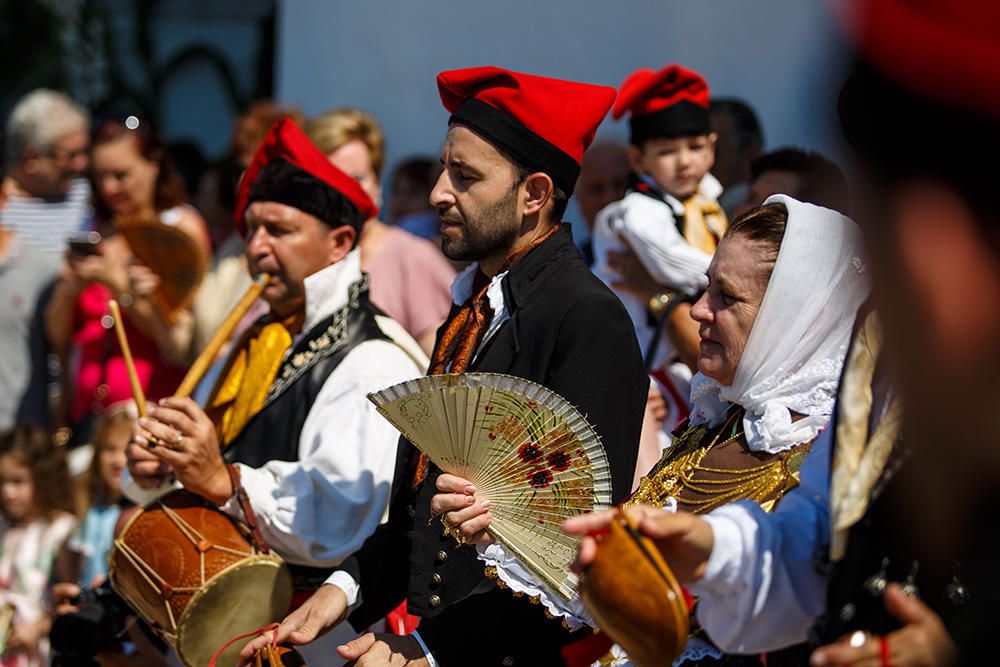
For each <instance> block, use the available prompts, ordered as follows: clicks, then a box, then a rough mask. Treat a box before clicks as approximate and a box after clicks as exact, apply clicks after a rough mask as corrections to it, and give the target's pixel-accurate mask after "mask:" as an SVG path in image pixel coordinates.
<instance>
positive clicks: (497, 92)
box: [437, 67, 615, 194]
mask: <svg viewBox="0 0 1000 667" xmlns="http://www.w3.org/2000/svg"><path fill="white" fill-rule="evenodd" d="M437 83H438V91H439V92H440V94H441V102H442V103H443V104H444V107H445V109H447V110H448V111H450V112H451V113H452V116H451V122H453V123H461V124H463V125H467V126H469V127H470V128H472V129H473V130H475V131H476V132H478V133H479V134H480V135H482V136H483V137H485V138H486V139H488V140H489V141H491V142H492V143H494V144H496V145H497V146H498V147H500V148H502V149H503V150H505V151H507V152H508V153H510V154H511V155H512V156H513V157H514V158H515V159H516V160H518V161H519V162H520V163H521V164H522V165H523V166H525V167H527V168H529V169H537V170H538V171H542V172H545V173H547V174H549V176H551V177H552V180H553V182H554V183H555V184H556V185H557V186H558V187H559V188H560V189H562V190H563V191H564V192H566V193H567V194H569V193H572V191H573V187H574V186H575V185H576V179H577V177H578V176H579V175H580V163H581V161H582V160H583V152H584V151H585V150H587V147H588V146H589V145H590V143H591V142H592V141H593V140H594V135H595V134H596V133H597V127H598V126H599V125H600V124H601V122H602V121H603V120H604V117H605V116H606V115H607V114H608V110H609V109H610V108H611V104H612V103H613V102H614V99H615V90H614V88H609V87H607V86H595V85H592V84H588V83H577V82H574V81H563V80H561V79H550V78H547V77H543V76H534V75H532V74H521V73H520V72H511V71H509V70H505V69H500V68H498V67H472V68H469V69H460V70H451V71H448V72H441V73H440V74H438V77H437Z"/></svg>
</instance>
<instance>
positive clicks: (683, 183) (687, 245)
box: [593, 65, 727, 401]
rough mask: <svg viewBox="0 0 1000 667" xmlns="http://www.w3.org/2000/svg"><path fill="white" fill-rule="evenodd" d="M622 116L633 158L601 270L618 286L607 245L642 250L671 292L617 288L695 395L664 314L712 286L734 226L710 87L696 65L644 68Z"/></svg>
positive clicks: (629, 87)
mask: <svg viewBox="0 0 1000 667" xmlns="http://www.w3.org/2000/svg"><path fill="white" fill-rule="evenodd" d="M612 113H613V116H614V117H615V118H616V119H619V118H621V117H622V116H624V115H625V114H628V115H629V129H630V135H631V136H630V140H629V141H630V146H629V162H630V164H631V167H632V171H633V173H632V175H631V180H630V187H629V192H628V194H626V196H625V198H624V199H622V200H620V201H617V202H614V203H613V204H610V205H609V206H607V207H605V208H604V209H603V210H602V211H601V212H600V213H599V214H598V216H597V222H596V224H595V226H594V232H593V247H594V260H595V261H594V272H595V273H596V274H597V276H598V277H599V278H600V279H601V280H603V281H604V282H605V283H606V284H608V285H609V286H612V289H614V283H615V282H616V281H617V280H618V279H619V276H618V274H617V273H616V272H615V271H614V269H613V267H612V266H611V265H610V263H609V257H608V253H619V252H623V251H626V250H631V251H632V252H634V253H635V254H636V256H637V258H638V259H639V261H640V262H641V263H642V265H643V266H644V267H645V268H646V270H647V271H648V272H649V274H650V276H651V277H652V278H653V280H654V281H655V282H656V283H657V284H658V285H662V286H664V287H666V288H667V291H665V292H657V293H654V294H651V295H643V296H641V297H640V296H637V295H635V294H633V293H629V292H625V291H623V290H616V294H618V296H619V297H620V298H621V300H622V303H624V304H625V308H626V309H627V310H628V312H629V315H630V316H631V318H632V322H633V323H634V324H635V329H636V335H637V337H638V339H639V344H640V347H641V348H642V351H643V353H644V354H646V355H647V357H648V358H647V363H650V362H654V361H655V362H656V365H657V366H660V365H661V364H662V365H667V366H669V367H670V371H671V372H670V377H671V379H672V380H673V381H674V382H675V384H676V386H675V387H673V389H676V391H674V392H670V394H674V395H676V396H680V397H681V400H685V401H686V398H687V389H688V386H687V385H688V381H689V380H690V378H691V373H690V370H689V369H687V367H686V366H684V365H683V364H681V363H679V362H677V353H676V351H675V350H674V348H673V346H672V345H671V344H670V342H669V341H668V340H666V339H665V337H663V336H662V335H661V336H659V338H660V340H659V341H656V340H653V339H654V337H656V331H657V320H658V319H659V318H660V316H661V315H662V313H663V312H664V310H665V307H666V305H667V303H669V301H670V299H671V298H676V297H681V298H683V297H684V296H688V297H690V296H694V295H696V294H697V293H698V292H700V291H701V290H702V289H704V287H705V285H706V278H705V272H706V271H707V270H708V265H709V262H710V261H711V259H712V254H713V253H714V252H715V245H716V243H717V242H718V240H719V239H720V238H721V237H722V235H723V234H724V233H725V231H726V227H727V221H726V215H725V213H724V212H723V210H722V208H721V207H720V206H719V203H718V201H717V199H716V198H717V197H718V196H719V194H721V192H722V186H721V185H720V184H719V182H718V181H717V180H716V179H715V177H714V176H712V175H711V174H710V173H709V170H710V169H711V168H712V165H713V163H714V161H715V134H714V133H713V132H712V129H711V124H710V117H709V97H708V85H707V84H706V83H705V80H704V79H703V78H702V77H701V76H700V75H699V74H698V73H697V72H694V71H692V70H689V69H686V68H684V67H681V66H680V65H668V66H667V67H664V68H663V69H661V70H660V71H658V72H654V71H653V70H650V69H642V70H638V71H636V72H634V73H632V74H631V75H630V76H629V77H628V78H627V79H625V82H624V83H623V84H622V87H621V91H620V92H619V93H618V100H617V101H616V102H615V106H614V110H613V112H612Z"/></svg>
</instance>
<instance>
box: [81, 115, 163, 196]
mask: <svg viewBox="0 0 1000 667" xmlns="http://www.w3.org/2000/svg"><path fill="white" fill-rule="evenodd" d="M91 164H92V168H93V171H94V184H95V186H96V188H97V194H98V196H99V197H100V198H101V201H103V202H104V205H105V206H107V207H108V209H110V210H111V212H112V213H114V214H116V215H117V214H130V213H137V212H139V211H143V210H152V209H153V202H154V199H155V196H156V179H157V177H159V175H160V166H159V165H158V164H157V163H156V162H154V161H153V160H147V159H146V158H144V157H143V156H142V154H141V153H140V152H139V146H138V144H137V143H136V140H135V138H134V137H132V136H131V135H128V134H126V135H123V136H121V137H118V138H117V139H114V140H113V141H108V142H105V143H103V144H99V145H97V146H95V147H94V148H93V151H92V155H91Z"/></svg>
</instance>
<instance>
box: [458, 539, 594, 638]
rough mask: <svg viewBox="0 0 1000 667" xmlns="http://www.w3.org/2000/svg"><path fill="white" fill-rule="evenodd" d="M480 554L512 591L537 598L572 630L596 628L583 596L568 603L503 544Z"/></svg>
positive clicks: (488, 548) (484, 548)
mask: <svg viewBox="0 0 1000 667" xmlns="http://www.w3.org/2000/svg"><path fill="white" fill-rule="evenodd" d="M476 553H477V554H478V556H479V560H481V561H483V562H484V563H486V564H487V565H490V566H492V567H494V568H496V571H497V576H498V577H499V578H500V580H501V581H502V582H504V583H505V584H507V586H509V587H510V589H511V590H512V591H514V592H516V593H524V594H525V595H528V596H530V597H533V598H537V599H538V601H539V602H540V603H541V604H542V605H544V607H545V609H546V610H548V612H549V613H550V614H552V615H553V616H557V617H559V618H561V619H563V620H564V621H565V622H566V625H568V626H569V629H570V630H577V629H578V628H582V627H583V626H585V625H586V626H590V627H596V624H595V623H594V621H593V619H591V618H590V614H588V613H587V610H586V609H585V608H584V606H583V601H582V600H580V598H579V596H576V595H574V596H573V599H572V600H570V601H569V602H566V601H565V600H563V599H562V597H560V596H559V595H556V594H555V593H553V592H551V591H550V590H549V589H547V588H546V587H545V585H544V584H542V583H541V582H540V581H538V579H536V578H535V575H534V574H532V573H531V571H530V570H528V568H526V567H524V565H522V564H521V562H520V561H518V560H517V558H516V557H515V556H514V555H513V554H511V553H509V552H508V551H507V550H506V549H504V547H503V545H501V544H500V543H499V542H494V543H493V544H490V545H489V546H485V547H484V546H481V545H479V546H476Z"/></svg>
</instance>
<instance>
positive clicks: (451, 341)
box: [412, 223, 562, 488]
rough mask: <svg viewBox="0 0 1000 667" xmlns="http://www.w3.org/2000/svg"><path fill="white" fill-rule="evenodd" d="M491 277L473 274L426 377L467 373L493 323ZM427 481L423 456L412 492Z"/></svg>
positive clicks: (507, 264) (515, 258) (523, 250)
mask: <svg viewBox="0 0 1000 667" xmlns="http://www.w3.org/2000/svg"><path fill="white" fill-rule="evenodd" d="M560 227H562V224H561V223H559V224H556V225H555V226H554V227H553V228H552V229H550V230H549V231H547V232H545V233H544V234H542V235H541V236H540V237H538V238H537V239H535V240H534V241H532V242H531V243H528V244H526V245H523V246H521V247H520V248H518V249H516V250H514V251H512V252H511V253H510V254H509V255H507V257H506V259H504V262H503V265H502V266H501V267H500V269H499V270H498V271H497V275H500V274H501V273H503V272H504V271H508V270H510V268H511V267H512V266H514V265H515V264H517V262H519V261H520V260H521V259H523V258H524V256H525V255H527V254H528V253H529V252H531V251H532V250H534V249H535V248H537V247H538V246H540V245H541V244H542V243H545V241H547V240H548V238H549V237H550V236H552V235H553V234H555V233H556V231H558V230H559V228H560ZM490 280H491V279H490V277H489V276H487V275H486V274H484V273H483V272H482V271H480V270H479V269H477V270H476V277H475V279H474V281H473V283H472V295H471V296H470V297H469V298H468V299H467V300H466V301H465V303H463V304H462V307H461V308H460V309H459V311H458V312H457V313H455V316H454V317H453V318H451V320H449V321H448V324H447V325H446V326H445V329H444V332H443V333H442V334H441V340H439V341H438V344H437V346H436V347H435V348H434V355H433V356H432V357H431V365H430V368H429V369H428V370H427V374H428V375H441V374H442V373H464V372H465V371H466V370H468V368H469V365H470V364H471V363H472V359H473V357H474V356H475V353H476V350H477V349H479V345H480V343H481V342H482V340H483V336H484V335H486V331H487V329H489V327H490V322H491V321H492V320H493V309H492V308H490V303H489V299H488V298H487V297H486V292H487V290H488V289H489V287H490ZM426 477H427V455H426V454H424V453H423V452H421V453H420V457H419V459H418V461H417V464H416V468H415V471H414V473H413V477H412V479H413V488H416V487H417V486H419V485H420V483H421V482H423V481H424V478H426Z"/></svg>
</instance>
